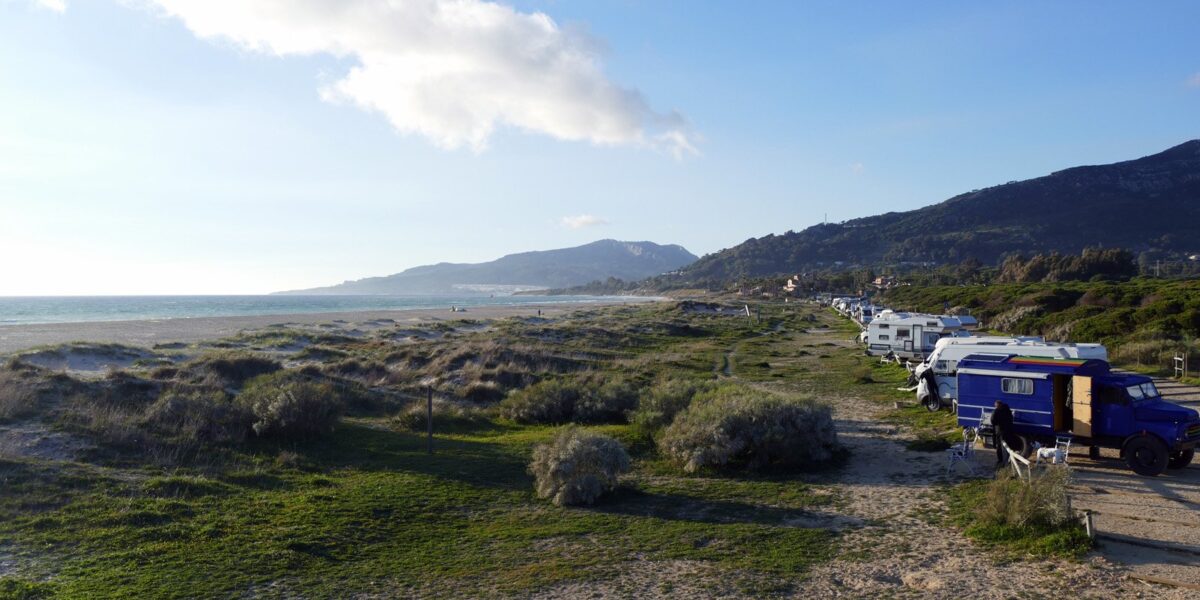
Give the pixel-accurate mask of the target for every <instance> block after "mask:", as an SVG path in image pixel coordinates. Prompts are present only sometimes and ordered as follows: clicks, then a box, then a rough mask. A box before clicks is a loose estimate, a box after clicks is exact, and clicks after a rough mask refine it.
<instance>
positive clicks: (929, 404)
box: [921, 393, 942, 412]
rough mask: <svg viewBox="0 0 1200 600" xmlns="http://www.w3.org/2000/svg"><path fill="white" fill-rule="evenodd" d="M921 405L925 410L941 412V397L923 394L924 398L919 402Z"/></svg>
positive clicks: (934, 394)
mask: <svg viewBox="0 0 1200 600" xmlns="http://www.w3.org/2000/svg"><path fill="white" fill-rule="evenodd" d="M921 404H922V405H924V406H925V410H928V411H929V412H937V411H939V410H942V397H941V396H939V395H937V394H936V393H933V394H925V398H923V399H922V400H921Z"/></svg>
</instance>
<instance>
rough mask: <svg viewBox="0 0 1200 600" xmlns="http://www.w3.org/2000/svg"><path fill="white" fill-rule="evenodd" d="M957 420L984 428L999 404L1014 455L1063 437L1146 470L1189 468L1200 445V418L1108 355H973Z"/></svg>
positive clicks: (965, 365) (962, 380)
mask: <svg viewBox="0 0 1200 600" xmlns="http://www.w3.org/2000/svg"><path fill="white" fill-rule="evenodd" d="M958 365H959V366H958V390H959V399H958V424H959V425H960V426H962V427H980V426H981V425H982V421H983V417H984V416H985V415H987V414H988V413H989V412H991V411H992V410H994V408H995V406H996V402H997V401H1001V402H1004V403H1005V404H1007V405H1008V407H1009V408H1010V409H1011V410H1012V413H1013V425H1012V432H1013V433H1014V434H1015V435H1016V436H1018V439H1017V440H1016V444H1015V445H1014V446H1013V447H1012V450H1013V451H1014V452H1018V453H1020V454H1023V455H1025V454H1028V453H1029V452H1030V450H1031V449H1032V447H1033V443H1034V442H1040V443H1041V444H1043V445H1056V444H1057V443H1058V442H1059V441H1060V440H1070V442H1071V443H1072V444H1082V445H1085V446H1090V447H1091V453H1092V456H1093V457H1096V456H1098V452H1099V450H1097V449H1098V448H1116V449H1118V450H1120V451H1121V458H1122V459H1124V460H1125V461H1126V463H1127V464H1128V465H1129V468H1131V469H1133V470H1134V472H1136V473H1137V474H1139V475H1150V476H1153V475H1158V474H1159V473H1162V472H1163V471H1164V470H1166V469H1168V468H1172V469H1182V468H1184V467H1186V466H1187V465H1188V463H1190V462H1191V461H1192V458H1193V457H1194V456H1195V453H1196V446H1197V445H1200V415H1197V413H1196V411H1195V410H1192V409H1190V408H1185V407H1182V406H1179V405H1177V404H1172V403H1170V402H1166V401H1164V400H1163V399H1162V396H1161V394H1159V392H1158V389H1157V388H1155V387H1154V382H1153V381H1151V379H1150V378H1149V377H1146V376H1144V375H1134V374H1120V373H1113V372H1112V370H1111V369H1110V368H1109V366H1108V363H1107V362H1105V361H1102V360H1084V359H1072V358H1044V357H1038V356H1017V355H1003V354H972V355H970V356H967V357H966V358H964V359H963V360H961V361H960V362H959V364H958Z"/></svg>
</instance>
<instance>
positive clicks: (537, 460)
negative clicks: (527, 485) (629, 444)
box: [529, 427, 629, 506]
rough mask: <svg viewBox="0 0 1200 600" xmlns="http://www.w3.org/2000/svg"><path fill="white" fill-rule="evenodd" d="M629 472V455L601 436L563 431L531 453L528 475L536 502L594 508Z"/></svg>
mask: <svg viewBox="0 0 1200 600" xmlns="http://www.w3.org/2000/svg"><path fill="white" fill-rule="evenodd" d="M627 471H629V455H628V454H626V453H625V448H623V447H621V444H620V442H618V441H617V440H614V439H612V438H610V437H608V436H606V435H604V434H601V433H596V432H591V431H586V430H583V429H578V428H576V427H565V428H563V429H562V430H560V431H559V432H558V433H557V434H556V435H555V436H554V439H553V440H552V441H551V442H549V443H546V444H539V445H538V446H536V447H535V448H534V449H533V461H532V462H530V463H529V473H530V474H531V475H533V485H534V488H535V489H536V490H537V495H538V497H539V498H547V499H549V500H550V501H551V502H553V503H554V504H556V505H558V506H567V505H571V504H593V503H595V502H596V499H597V498H599V497H600V496H601V495H603V494H605V493H608V492H611V491H612V490H613V489H614V488H616V487H617V477H618V476H620V475H621V474H622V473H625V472H627Z"/></svg>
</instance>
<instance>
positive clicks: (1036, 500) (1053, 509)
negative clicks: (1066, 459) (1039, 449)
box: [975, 469, 1071, 529]
mask: <svg viewBox="0 0 1200 600" xmlns="http://www.w3.org/2000/svg"><path fill="white" fill-rule="evenodd" d="M1069 484H1070V474H1069V473H1068V472H1067V469H1046V470H1044V471H1042V472H1040V473H1038V472H1035V473H1033V475H1032V476H1031V477H1030V478H1029V479H1027V480H1026V479H1020V478H1014V477H1012V475H1011V474H1010V473H1009V472H1008V471H1004V472H1003V473H1002V474H1001V475H1000V476H999V477H997V478H996V479H995V480H994V481H992V482H990V483H989V484H988V487H987V491H986V492H985V494H984V497H983V501H982V502H980V504H979V505H978V506H976V507H975V517H976V518H977V519H978V520H979V521H980V522H982V523H984V524H988V525H1003V526H1009V527H1021V528H1034V529H1043V528H1044V529H1053V528H1055V527H1059V526H1062V525H1064V524H1065V523H1067V521H1069V520H1070V519H1071V501H1070V499H1069V498H1068V496H1067V486H1068V485H1069Z"/></svg>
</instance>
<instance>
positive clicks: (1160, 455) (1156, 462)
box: [1125, 435, 1171, 477]
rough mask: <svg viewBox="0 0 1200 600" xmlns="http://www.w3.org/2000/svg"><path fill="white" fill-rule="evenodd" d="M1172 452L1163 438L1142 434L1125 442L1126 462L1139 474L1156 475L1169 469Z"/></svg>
mask: <svg viewBox="0 0 1200 600" xmlns="http://www.w3.org/2000/svg"><path fill="white" fill-rule="evenodd" d="M1170 456H1171V453H1170V451H1169V450H1168V448H1167V445H1166V444H1164V443H1163V442H1162V440H1160V439H1158V438H1156V437H1153V436H1150V435H1140V436H1138V437H1135V438H1133V439H1132V440H1129V443H1127V444H1125V462H1126V464H1128V465H1129V468H1130V469H1133V472H1134V473H1137V474H1138V475H1145V476H1146V477H1154V476H1155V475H1158V474H1161V473H1162V472H1163V471H1165V470H1167V461H1168V460H1170Z"/></svg>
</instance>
